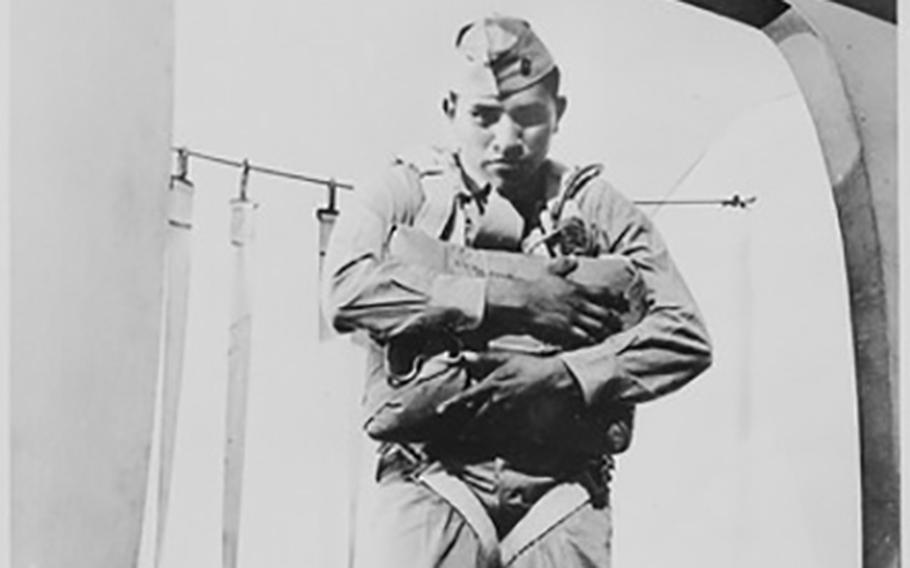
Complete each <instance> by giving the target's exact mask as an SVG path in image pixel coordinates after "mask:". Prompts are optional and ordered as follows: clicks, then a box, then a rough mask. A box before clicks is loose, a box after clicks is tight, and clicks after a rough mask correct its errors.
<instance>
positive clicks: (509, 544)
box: [499, 482, 590, 566]
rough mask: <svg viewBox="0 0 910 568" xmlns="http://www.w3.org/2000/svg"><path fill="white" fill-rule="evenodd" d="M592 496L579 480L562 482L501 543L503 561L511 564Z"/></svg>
mask: <svg viewBox="0 0 910 568" xmlns="http://www.w3.org/2000/svg"><path fill="white" fill-rule="evenodd" d="M589 500H590V497H589V495H588V492H587V490H585V488H584V487H582V486H581V485H580V484H579V483H576V482H568V483H560V484H559V485H557V486H556V487H554V488H553V489H550V490H549V491H548V492H547V493H546V494H545V495H544V496H543V497H541V498H540V500H539V501H537V502H536V503H534V505H533V506H532V507H531V510H530V511H528V512H527V514H526V515H525V516H524V517H523V518H522V519H521V520H520V521H518V524H517V525H515V527H514V528H512V530H511V531H509V534H507V535H506V537H505V539H503V541H502V543H500V545H499V555H500V558H502V565H503V566H509V565H510V564H511V563H512V562H514V561H515V559H516V558H518V556H519V555H520V554H521V553H522V552H524V551H525V550H527V549H528V548H530V547H531V546H532V545H533V544H534V543H535V542H537V541H539V540H540V539H541V538H542V537H543V536H544V535H545V534H546V533H548V532H550V530H552V529H553V528H554V527H556V525H558V524H559V523H561V522H562V521H563V520H565V519H566V518H567V517H568V516H569V515H571V514H572V513H574V512H575V511H577V510H578V509H580V508H582V507H584V506H585V505H586V504H587V503H588V501H589Z"/></svg>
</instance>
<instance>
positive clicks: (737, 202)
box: [721, 193, 758, 209]
mask: <svg viewBox="0 0 910 568" xmlns="http://www.w3.org/2000/svg"><path fill="white" fill-rule="evenodd" d="M757 200H758V198H757V197H755V196H754V195H753V196H750V197H746V198H743V197H741V196H740V195H739V194H738V193H735V194H733V197H731V198H730V199H726V200H724V201H722V202H721V205H722V206H725V207H739V208H740V209H746V208H748V207H749V206H750V205H752V204H753V203H755V202H756V201H757Z"/></svg>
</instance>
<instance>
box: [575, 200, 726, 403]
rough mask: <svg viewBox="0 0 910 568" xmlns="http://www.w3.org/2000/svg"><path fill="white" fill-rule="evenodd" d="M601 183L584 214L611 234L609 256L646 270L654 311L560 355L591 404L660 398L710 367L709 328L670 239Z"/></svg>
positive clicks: (584, 203) (644, 275)
mask: <svg viewBox="0 0 910 568" xmlns="http://www.w3.org/2000/svg"><path fill="white" fill-rule="evenodd" d="M601 183H602V184H603V185H602V186H601V187H599V188H592V189H596V191H590V192H586V194H585V195H584V196H583V197H582V202H581V208H582V211H583V212H586V213H587V214H586V216H587V217H588V218H595V219H597V222H598V223H599V224H602V225H601V226H602V227H604V228H606V230H607V231H608V240H609V245H610V246H609V251H608V252H610V253H614V254H622V255H624V256H626V257H628V258H630V259H631V260H632V262H633V263H634V265H635V267H636V268H637V269H638V270H639V272H640V274H641V277H642V279H643V280H644V283H645V289H646V302H647V303H648V311H647V313H646V314H645V317H644V318H643V319H642V321H641V322H640V323H639V324H638V325H636V326H633V327H632V328H630V329H628V330H626V331H623V332H621V333H617V334H615V335H612V336H610V337H608V338H607V339H605V340H604V341H603V342H601V343H599V344H597V345H593V346H589V347H582V348H579V349H575V350H571V351H567V352H565V353H562V354H560V355H559V356H560V358H561V359H562V361H564V362H565V364H566V366H567V367H568V368H569V370H570V371H571V373H572V375H573V376H574V377H575V378H576V380H577V381H578V383H579V385H580V387H581V390H582V393H583V395H584V399H585V401H586V403H587V404H588V405H589V406H591V405H599V404H610V403H617V402H618V403H637V402H643V401H646V400H650V399H653V398H655V397H658V396H660V395H663V394H666V393H668V392H671V391H673V390H675V389H677V388H679V387H681V386H682V385H684V384H685V383H687V382H688V381H690V380H691V379H693V378H695V377H696V376H698V375H699V374H700V373H701V372H702V371H704V370H705V369H706V368H707V367H708V366H710V364H711V343H710V338H709V336H708V332H707V329H706V328H705V325H704V322H703V320H702V317H701V314H700V312H699V310H698V307H697V306H696V304H695V300H694V299H693V298H692V295H691V293H690V292H689V289H688V287H687V286H686V284H685V282H684V281H683V279H682V276H681V275H680V273H679V271H678V270H677V268H676V266H675V264H674V263H673V260H672V259H671V258H670V255H669V252H668V251H667V247H666V245H665V243H664V241H663V239H662V238H661V236H660V235H659V233H658V232H657V230H656V228H655V227H654V225H653V224H652V223H651V220H650V219H648V218H647V217H646V216H645V215H644V214H643V213H642V212H641V211H640V210H639V209H638V208H637V207H635V206H634V205H633V204H632V203H631V202H630V201H629V200H628V199H626V198H625V197H624V196H622V195H621V194H619V193H618V192H617V191H616V190H615V189H613V188H612V187H610V186H609V185H608V184H606V183H605V182H601Z"/></svg>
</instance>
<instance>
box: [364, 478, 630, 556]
mask: <svg viewBox="0 0 910 568" xmlns="http://www.w3.org/2000/svg"><path fill="white" fill-rule="evenodd" d="M365 514H366V515H367V522H366V523H365V524H364V525H363V526H364V527H365V528H366V530H362V531H360V534H359V535H358V538H357V547H356V551H355V566H356V567H357V568H497V566H498V565H497V564H496V563H495V561H493V562H494V563H492V564H491V559H490V558H488V557H486V556H485V553H484V551H483V550H482V547H481V546H480V542H479V540H478V538H477V535H476V534H475V533H474V531H473V529H472V528H471V526H470V525H469V524H468V522H467V521H466V520H465V519H464V518H463V517H462V516H461V514H460V513H459V512H458V511H457V510H456V509H455V508H454V507H453V506H452V505H450V504H449V502H448V501H446V500H445V499H444V498H443V497H441V496H440V495H437V494H436V493H435V492H434V491H433V490H432V489H430V488H429V487H427V486H425V485H423V484H422V483H419V482H417V481H414V480H412V479H408V478H402V477H395V478H392V479H387V480H383V481H381V482H380V483H379V484H378V486H376V487H375V493H374V496H373V500H372V507H371V508H370V510H369V511H365ZM611 535H612V524H611V515H610V507H609V506H607V507H602V508H594V507H593V506H592V505H591V504H590V503H587V504H585V505H584V506H582V507H580V508H579V509H577V510H575V511H574V512H573V513H571V514H570V515H569V516H568V517H566V518H564V519H563V520H562V521H560V522H559V523H558V524H556V525H555V526H553V527H552V528H551V529H550V530H549V531H547V532H545V533H544V534H542V535H541V536H540V537H539V538H538V539H537V540H536V541H534V542H533V543H531V544H530V545H529V546H527V547H526V548H525V549H524V550H522V551H521V553H520V554H518V555H517V556H516V557H515V558H514V559H513V560H512V561H511V562H510V563H509V565H508V568H609V566H610V541H611ZM502 568H506V567H502Z"/></svg>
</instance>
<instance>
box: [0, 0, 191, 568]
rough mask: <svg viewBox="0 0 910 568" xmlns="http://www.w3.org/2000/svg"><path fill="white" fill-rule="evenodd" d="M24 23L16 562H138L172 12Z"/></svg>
mask: <svg viewBox="0 0 910 568" xmlns="http://www.w3.org/2000/svg"><path fill="white" fill-rule="evenodd" d="M11 14H12V21H13V22H14V25H10V27H9V30H10V32H11V33H10V34H9V35H7V34H5V33H4V34H3V38H4V41H6V40H7V38H8V37H9V38H11V39H10V41H11V42H12V43H11V46H12V47H11V57H12V77H13V78H14V80H13V81H12V83H11V87H10V93H11V104H12V109H13V111H14V112H13V115H12V121H11V122H12V128H11V130H10V129H7V128H4V129H3V134H4V136H6V135H8V134H9V133H10V132H11V137H12V138H11V141H12V144H11V148H10V153H11V156H12V161H11V163H12V170H11V177H10V188H11V191H10V194H9V209H8V211H9V219H10V221H11V223H10V225H6V224H5V225H4V228H6V227H11V240H10V241H9V246H10V247H11V249H10V250H11V252H10V257H9V260H10V270H9V273H10V274H11V276H10V285H9V295H8V296H7V295H6V294H4V299H5V298H7V297H8V298H10V301H11V307H10V310H9V321H10V332H11V336H10V337H11V339H10V341H11V349H10V351H9V358H4V365H6V364H7V362H9V361H11V377H12V379H11V384H10V392H11V400H12V404H11V406H12V408H11V417H12V427H11V433H12V436H13V437H12V444H11V446H12V452H13V453H12V484H13V491H12V498H11V509H12V517H13V527H12V528H13V534H12V544H13V565H14V566H15V567H16V568H55V567H63V566H66V567H75V568H88V567H92V568H102V567H112V568H113V567H122V566H129V565H130V564H131V563H132V562H133V561H134V558H135V556H136V553H137V549H138V545H139V532H140V527H141V520H142V516H141V515H142V499H143V494H144V491H145V474H146V471H147V460H148V450H149V438H150V433H151V424H152V422H151V418H152V402H153V394H154V382H155V378H156V371H157V355H158V331H159V318H160V315H159V314H160V301H161V283H162V279H161V267H162V255H163V247H164V229H165V226H166V223H165V217H164V204H165V196H166V193H165V192H166V188H167V182H168V173H169V166H170V156H169V146H170V142H171V124H172V118H173V117H172V100H173V96H172V95H173V80H172V69H173V54H174V51H173V37H174V36H173V4H172V3H171V2H169V1H164V2H141V3H134V2H131V3H123V2H118V1H116V0H86V1H83V2H67V1H61V0H37V1H36V0H23V1H18V0H14V1H13V2H12V4H11ZM4 28H5V26H4ZM4 185H5V184H4ZM4 243H6V241H4ZM4 248H6V247H5V246H4ZM5 273H6V272H5ZM4 321H6V318H4ZM4 384H5V382H4ZM4 416H6V414H4ZM6 510H8V509H7V507H4V511H6ZM4 550H6V549H4Z"/></svg>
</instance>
